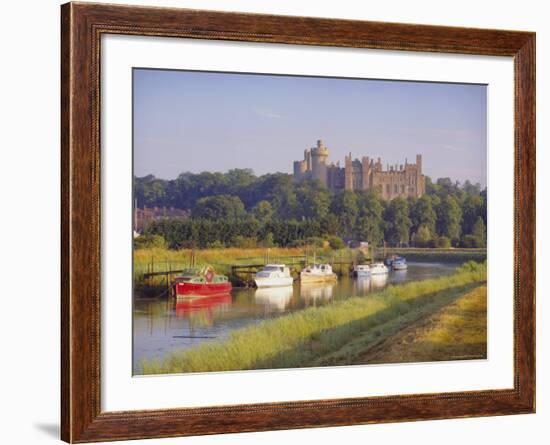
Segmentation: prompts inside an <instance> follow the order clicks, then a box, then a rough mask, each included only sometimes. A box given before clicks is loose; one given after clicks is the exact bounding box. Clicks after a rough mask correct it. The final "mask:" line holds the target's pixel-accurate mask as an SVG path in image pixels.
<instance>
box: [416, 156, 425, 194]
mask: <svg viewBox="0 0 550 445" xmlns="http://www.w3.org/2000/svg"><path fill="white" fill-rule="evenodd" d="M423 194H424V177H423V176H422V155H416V196H422V195H423Z"/></svg>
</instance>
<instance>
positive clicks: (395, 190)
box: [393, 184, 398, 193]
mask: <svg viewBox="0 0 550 445" xmlns="http://www.w3.org/2000/svg"><path fill="white" fill-rule="evenodd" d="M393 192H394V193H398V189H397V184H395V185H394V186H393Z"/></svg>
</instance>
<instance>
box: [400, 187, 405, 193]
mask: <svg viewBox="0 0 550 445" xmlns="http://www.w3.org/2000/svg"><path fill="white" fill-rule="evenodd" d="M401 193H405V186H404V185H402V186H401Z"/></svg>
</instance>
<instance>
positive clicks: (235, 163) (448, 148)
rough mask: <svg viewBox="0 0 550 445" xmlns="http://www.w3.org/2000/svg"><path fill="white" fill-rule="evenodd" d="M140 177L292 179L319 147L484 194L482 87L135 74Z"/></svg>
mask: <svg viewBox="0 0 550 445" xmlns="http://www.w3.org/2000/svg"><path fill="white" fill-rule="evenodd" d="M133 91H134V101H133V106H134V130H133V131H134V174H135V175H137V176H145V175H148V174H153V175H155V176H156V177H157V178H163V179H174V178H176V177H177V176H178V175H179V174H180V173H183V172H192V173H199V172H202V171H219V172H226V171H228V170H230V169H233V168H250V169H252V170H253V171H254V172H255V173H256V174H258V175H261V174H265V173H273V172H285V173H292V169H293V161H295V160H301V159H303V153H304V150H305V149H307V148H310V147H313V146H314V145H315V144H316V141H317V139H322V140H323V141H324V142H325V144H326V145H327V147H328V148H329V153H330V155H329V161H333V162H336V161H340V165H343V163H344V156H345V155H346V154H348V153H350V152H351V153H352V155H353V157H354V158H359V159H360V158H361V157H362V156H369V157H371V158H378V157H380V158H382V164H383V165H384V168H385V166H386V164H387V163H389V164H390V165H393V164H404V163H405V159H406V158H407V159H408V161H409V162H415V159H416V154H422V163H423V173H424V174H426V175H428V176H430V177H431V178H432V179H434V180H435V179H436V178H440V177H450V178H451V179H452V180H453V181H456V180H458V181H460V182H464V181H465V180H467V179H468V180H470V181H471V182H472V183H476V182H479V183H480V184H481V185H482V186H485V185H486V180H487V179H486V170H487V91H486V86H485V85H472V84H449V83H435V82H408V81H385V80H369V79H344V78H328V77H299V76H274V75H265V74H261V75H259V74H237V73H214V72H196V71H176V70H152V69H137V68H136V69H134V72H133Z"/></svg>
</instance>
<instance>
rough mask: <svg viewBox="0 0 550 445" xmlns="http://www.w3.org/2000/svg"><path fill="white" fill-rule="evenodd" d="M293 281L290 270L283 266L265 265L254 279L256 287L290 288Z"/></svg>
mask: <svg viewBox="0 0 550 445" xmlns="http://www.w3.org/2000/svg"><path fill="white" fill-rule="evenodd" d="M293 281H294V280H293V278H292V275H290V269H289V268H288V267H287V266H285V265H284V264H267V265H266V266H265V267H264V268H263V269H262V270H260V271H259V272H258V273H256V276H255V277H254V282H255V283H256V286H257V287H282V286H292V282H293Z"/></svg>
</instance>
